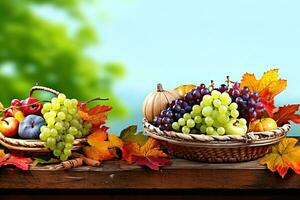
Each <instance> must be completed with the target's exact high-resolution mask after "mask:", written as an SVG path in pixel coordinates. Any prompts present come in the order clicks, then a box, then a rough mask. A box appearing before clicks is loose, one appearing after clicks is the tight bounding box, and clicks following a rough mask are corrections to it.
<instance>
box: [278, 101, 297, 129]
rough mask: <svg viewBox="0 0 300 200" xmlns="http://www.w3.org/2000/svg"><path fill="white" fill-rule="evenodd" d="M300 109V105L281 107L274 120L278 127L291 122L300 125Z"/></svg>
mask: <svg viewBox="0 0 300 200" xmlns="http://www.w3.org/2000/svg"><path fill="white" fill-rule="evenodd" d="M299 107H300V104H294V105H286V106H283V107H279V109H278V111H277V112H275V113H274V114H273V119H274V120H275V121H276V122H277V125H278V126H282V125H283V124H286V123H288V122H290V121H292V122H294V123H296V124H300V115H299V114H296V113H297V112H298V110H299Z"/></svg>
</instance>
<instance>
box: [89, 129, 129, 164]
mask: <svg viewBox="0 0 300 200" xmlns="http://www.w3.org/2000/svg"><path fill="white" fill-rule="evenodd" d="M101 131H102V132H103V131H105V133H106V131H107V129H102V130H101ZM99 133H100V131H99V132H98V135H97V136H96V135H91V136H89V137H88V143H89V144H90V145H91V146H87V147H84V148H83V152H84V154H85V155H86V156H87V157H88V158H90V159H93V160H97V161H104V160H112V159H114V158H116V156H117V155H116V153H115V149H117V148H118V149H122V147H123V145H124V143H123V141H122V140H121V139H120V138H119V137H117V136H116V135H114V134H113V133H111V134H109V136H108V140H107V141H104V137H103V136H99ZM100 134H103V133H100Z"/></svg>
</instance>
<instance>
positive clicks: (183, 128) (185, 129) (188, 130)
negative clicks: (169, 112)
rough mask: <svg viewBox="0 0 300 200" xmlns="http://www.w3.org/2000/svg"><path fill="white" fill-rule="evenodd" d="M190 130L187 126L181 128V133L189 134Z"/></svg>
mask: <svg viewBox="0 0 300 200" xmlns="http://www.w3.org/2000/svg"><path fill="white" fill-rule="evenodd" d="M190 131H191V129H190V128H189V127H187V126H184V127H182V133H185V134H189V133H190Z"/></svg>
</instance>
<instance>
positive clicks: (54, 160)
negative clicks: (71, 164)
mask: <svg viewBox="0 0 300 200" xmlns="http://www.w3.org/2000/svg"><path fill="white" fill-rule="evenodd" d="M60 162H61V161H60V160H59V159H57V158H50V159H49V160H45V159H43V158H34V161H33V162H32V166H33V167H35V166H37V165H38V164H54V163H60Z"/></svg>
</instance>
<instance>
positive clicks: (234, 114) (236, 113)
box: [230, 110, 240, 119]
mask: <svg viewBox="0 0 300 200" xmlns="http://www.w3.org/2000/svg"><path fill="white" fill-rule="evenodd" d="M239 114H240V113H239V111H237V110H232V111H231V112H230V115H231V116H232V117H233V118H235V119H236V118H238V116H239Z"/></svg>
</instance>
